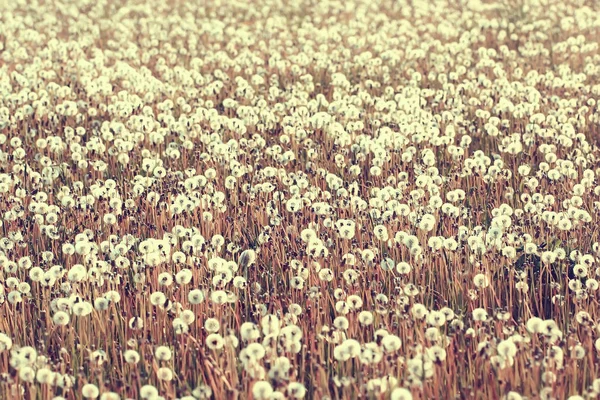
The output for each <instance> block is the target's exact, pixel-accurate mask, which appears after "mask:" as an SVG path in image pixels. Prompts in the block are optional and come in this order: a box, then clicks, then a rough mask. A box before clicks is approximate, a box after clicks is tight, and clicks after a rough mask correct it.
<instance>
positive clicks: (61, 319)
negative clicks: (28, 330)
mask: <svg viewBox="0 0 600 400" xmlns="http://www.w3.org/2000/svg"><path fill="white" fill-rule="evenodd" d="M52 321H53V322H54V323H55V324H56V325H60V326H65V325H68V324H69V321H70V318H69V314H67V313H66V312H64V311H57V312H56V313H55V314H54V316H53V317H52Z"/></svg>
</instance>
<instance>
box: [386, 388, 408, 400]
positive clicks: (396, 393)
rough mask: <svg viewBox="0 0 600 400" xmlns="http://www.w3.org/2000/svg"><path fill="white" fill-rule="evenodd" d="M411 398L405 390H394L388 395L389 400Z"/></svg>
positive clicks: (406, 399)
mask: <svg viewBox="0 0 600 400" xmlns="http://www.w3.org/2000/svg"><path fill="white" fill-rule="evenodd" d="M412 398H413V396H412V393H411V392H410V390H408V389H405V388H395V389H394V390H392V394H391V395H390V400H412Z"/></svg>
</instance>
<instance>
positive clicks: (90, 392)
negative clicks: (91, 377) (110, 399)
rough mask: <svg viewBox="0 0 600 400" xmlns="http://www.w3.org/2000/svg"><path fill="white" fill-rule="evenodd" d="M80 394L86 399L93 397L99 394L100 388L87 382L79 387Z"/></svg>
mask: <svg viewBox="0 0 600 400" xmlns="http://www.w3.org/2000/svg"><path fill="white" fill-rule="evenodd" d="M81 395H82V396H83V397H85V398H86V399H95V398H97V397H98V396H99V395H100V390H98V387H97V386H96V385H94V384H92V383H88V384H85V385H84V386H83V387H82V388H81Z"/></svg>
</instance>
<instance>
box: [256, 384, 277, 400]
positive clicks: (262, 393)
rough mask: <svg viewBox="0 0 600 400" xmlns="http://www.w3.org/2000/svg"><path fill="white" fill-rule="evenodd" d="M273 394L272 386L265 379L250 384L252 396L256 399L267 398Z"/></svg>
mask: <svg viewBox="0 0 600 400" xmlns="http://www.w3.org/2000/svg"><path fill="white" fill-rule="evenodd" d="M272 394H273V387H272V386H271V384H270V383H269V382H267V381H258V382H255V383H254V385H253V386H252V397H253V398H255V399H257V400H263V399H268V398H269V397H270V396H271V395H272Z"/></svg>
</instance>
